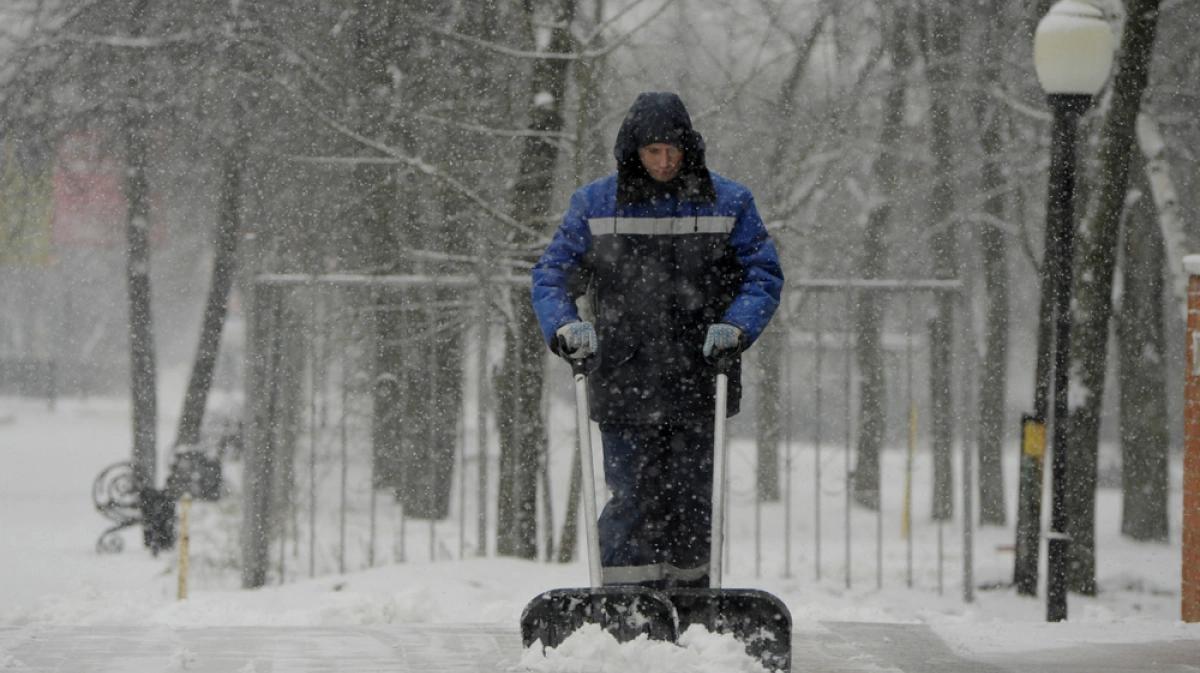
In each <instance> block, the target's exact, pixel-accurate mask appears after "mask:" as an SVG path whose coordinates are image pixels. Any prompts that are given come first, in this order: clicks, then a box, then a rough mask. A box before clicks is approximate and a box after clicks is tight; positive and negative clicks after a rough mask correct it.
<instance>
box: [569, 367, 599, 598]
mask: <svg viewBox="0 0 1200 673" xmlns="http://www.w3.org/2000/svg"><path fill="white" fill-rule="evenodd" d="M570 362H571V373H572V374H574V375H575V425H576V427H577V429H578V432H579V466H580V467H581V468H582V470H583V474H582V475H581V477H582V479H581V481H582V482H583V492H582V494H581V495H582V497H583V519H584V521H585V522H586V526H585V529H586V531H587V554H588V580H589V581H590V582H591V585H592V588H593V589H595V588H599V587H600V586H602V585H603V584H604V580H603V578H602V575H601V573H602V570H601V568H600V531H599V530H598V525H599V524H598V522H597V519H596V473H595V468H594V467H593V466H592V429H591V418H590V417H589V416H588V392H587V361H586V360H576V359H572V360H571V361H570Z"/></svg>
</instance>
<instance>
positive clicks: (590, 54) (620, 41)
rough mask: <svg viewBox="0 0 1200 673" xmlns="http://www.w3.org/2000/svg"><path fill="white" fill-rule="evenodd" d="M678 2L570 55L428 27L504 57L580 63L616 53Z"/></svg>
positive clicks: (666, 4) (670, 1) (669, 0)
mask: <svg viewBox="0 0 1200 673" xmlns="http://www.w3.org/2000/svg"><path fill="white" fill-rule="evenodd" d="M676 2H677V0H666V2H664V3H663V4H662V5H661V6H660V7H659V8H658V10H657V11H655V12H654V13H653V14H651V15H650V16H649V17H647V18H646V20H644V21H642V23H640V24H638V25H637V26H634V27H633V28H631V29H630V30H629V31H628V32H626V33H625V34H624V35H621V36H620V37H618V38H617V39H615V40H613V41H612V42H610V43H608V44H606V45H605V46H604V47H603V48H602V49H593V50H588V51H581V52H569V53H565V54H564V53H558V52H549V51H525V50H523V49H512V48H511V47H505V46H503V45H499V44H496V43H495V42H488V41H487V40H481V39H479V38H477V37H472V36H470V35H464V34H462V33H459V32H456V31H452V30H447V29H445V28H440V27H438V26H434V25H432V24H426V26H427V27H428V28H429V29H430V30H432V31H433V32H434V33H436V34H438V35H441V36H442V37H446V38H449V39H452V40H457V41H459V42H465V43H467V44H471V45H474V46H476V47H480V48H482V49H487V50H488V51H492V52H495V53H497V54H503V55H504V56H508V57H511V58H529V59H556V60H564V61H579V60H583V59H593V58H602V57H604V56H608V55H609V54H611V53H612V52H614V51H616V50H617V49H618V48H619V47H621V46H623V45H624V44H625V43H626V42H628V41H629V40H630V39H632V38H633V36H634V35H635V34H637V33H638V32H639V31H640V30H641V29H642V28H645V27H646V26H648V25H650V24H651V23H653V22H654V20H655V19H657V18H658V17H659V16H661V15H662V13H663V12H665V11H667V8H669V7H670V6H671V5H673V4H675V3H676Z"/></svg>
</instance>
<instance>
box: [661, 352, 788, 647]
mask: <svg viewBox="0 0 1200 673" xmlns="http://www.w3.org/2000/svg"><path fill="white" fill-rule="evenodd" d="M732 364H733V361H732V360H731V359H726V358H721V359H718V360H717V361H716V367H717V410H716V411H717V417H716V426H715V428H714V432H713V434H714V447H713V497H712V501H713V502H712V551H711V553H710V560H709V585H710V587H711V588H708V589H670V590H667V591H665V592H664V593H666V594H667V596H668V597H669V598H670V599H671V603H672V604H673V605H674V606H675V612H676V614H677V615H678V618H679V631H680V632H681V633H682V632H683V631H686V630H687V628H688V626H691V625H692V624H699V625H701V626H703V627H705V628H706V629H708V630H709V631H711V632H713V633H723V634H724V633H727V634H732V635H733V636H734V637H735V638H737V639H738V640H740V641H741V642H742V643H744V644H745V646H746V652H747V653H748V654H749V655H750V656H752V657H755V658H757V659H758V660H759V661H761V662H762V664H763V666H764V667H765V668H767V669H769V670H774V671H791V670H792V614H791V612H790V611H789V610H788V608H787V606H786V605H784V603H783V601H781V600H780V599H779V598H778V597H776V596H774V595H772V594H769V593H767V592H765V591H759V590H756V589H723V588H721V550H722V548H723V546H724V526H725V482H726V475H725V465H726V462H727V458H728V456H727V453H728V448H727V445H726V442H725V413H726V398H727V395H728V392H729V368H730V367H731V366H732Z"/></svg>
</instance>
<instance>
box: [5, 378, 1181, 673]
mask: <svg viewBox="0 0 1200 673" xmlns="http://www.w3.org/2000/svg"><path fill="white" fill-rule="evenodd" d="M176 378H179V377H176ZM168 381H169V382H170V381H171V379H168ZM167 387H168V388H170V389H171V390H173V389H174V388H175V387H178V388H181V387H182V386H181V385H176V386H174V387H172V386H171V385H170V383H168V384H167ZM168 392H169V391H168ZM165 397H166V396H165ZM176 402H177V400H176V399H165V400H164V401H163V404H162V405H161V407H160V408H162V409H164V410H165V412H164V418H163V422H162V426H161V429H160V438H169V437H172V436H173V430H174V423H175V419H174V418H171V417H170V415H169V412H170V410H171V409H177V408H178V406H179V405H178V404H177V403H176ZM552 411H554V413H555V414H556V415H555V416H554V417H555V418H557V417H558V416H565V417H566V418H567V419H568V420H567V422H563V421H557V425H556V426H554V427H552V432H559V433H563V432H564V428H566V429H567V430H569V428H567V425H569V419H570V409H569V408H566V409H565V411H566V413H565V414H563V413H559V412H563V411H564V408H563V407H561V405H560V406H559V407H556V408H555V409H554V410H552ZM566 435H567V436H568V437H569V435H570V432H566ZM161 441H162V442H166V441H168V440H166V439H162V440H161ZM129 446H130V441H129V411H128V404H127V402H126V401H124V400H114V399H99V398H97V399H88V400H79V399H63V400H59V402H58V403H57V405H56V407H55V408H54V410H50V409H49V408H48V405H47V404H46V402H44V401H38V400H26V399H17V398H0V466H2V468H3V469H0V545H3V553H0V626H7V627H20V626H35V627H36V626H38V625H82V626H100V625H104V626H129V627H165V628H185V627H204V626H242V625H245V626H253V625H262V626H291V625H295V626H327V625H328V626H338V625H343V626H345V625H349V626H353V625H370V624H403V623H443V624H491V625H495V624H500V625H504V626H505V627H506V628H512V629H513V630H514V631H515V629H516V625H517V622H518V619H519V616H520V613H521V610H522V608H523V607H524V605H525V603H526V602H527V601H528V600H530V599H531V598H533V597H534V596H535V595H537V594H538V593H540V592H541V591H544V590H546V589H550V588H556V587H572V586H583V585H586V583H587V577H588V574H587V569H586V567H585V565H584V564H583V563H582V562H580V561H576V562H574V563H570V564H556V563H541V562H531V561H520V560H515V559H508V558H497V557H495V556H494V555H490V556H487V557H482V558H481V557H476V556H475V555H474V553H473V551H470V550H469V551H468V553H467V554H465V557H464V558H461V559H460V558H458V551H457V545H456V541H457V540H458V539H459V533H458V530H457V527H456V524H455V522H454V521H449V522H446V523H443V524H439V525H438V526H437V527H436V529H434V530H432V531H430V532H429V535H436V536H437V538H438V540H439V546H438V547H437V549H436V550H435V551H436V553H435V554H434V555H435V556H437V560H436V561H433V560H430V559H429V556H430V553H429V549H428V545H427V543H426V541H425V540H426V536H427V533H426V531H428V530H429V527H428V526H427V525H425V524H410V530H409V539H408V544H409V549H408V550H407V552H406V555H405V559H406V560H405V561H404V562H398V556H397V553H396V551H395V547H394V544H393V541H389V542H388V543H387V544H384V543H381V544H380V545H379V558H378V559H377V562H376V567H373V568H365V564H364V563H360V562H357V561H355V562H353V563H350V564H348V566H347V567H348V568H349V570H348V571H347V572H346V573H344V574H320V573H318V575H317V576H316V577H314V578H311V579H310V578H308V577H307V574H308V573H307V570H308V565H307V564H308V558H309V556H308V551H307V547H306V545H305V544H303V543H301V544H295V543H294V542H291V541H289V542H288V551H289V553H288V559H289V561H288V562H289V563H290V564H291V565H290V567H289V570H288V581H287V583H285V584H283V585H277V584H273V585H271V586H266V587H263V588H261V589H258V590H253V591H243V590H240V589H239V588H238V586H239V578H238V571H237V569H236V563H237V561H238V560H240V556H239V553H238V550H237V547H236V540H237V537H238V535H237V530H236V529H237V527H238V526H239V524H240V521H239V519H238V518H237V516H236V512H235V513H234V514H231V513H230V511H231V510H230V508H232V509H233V510H236V505H237V503H230V502H226V501H222V502H218V503H199V502H198V503H196V504H195V505H194V506H193V510H192V520H193V522H194V526H195V527H194V529H193V531H192V555H193V556H192V559H193V564H192V567H193V574H192V578H191V587H190V595H189V598H188V599H187V600H185V601H178V600H176V599H175V592H176V581H177V580H176V575H175V572H176V570H177V561H176V558H175V553H174V552H167V553H164V554H163V555H160V556H159V557H158V558H154V557H152V556H151V555H150V554H149V553H148V552H146V551H145V550H144V549H143V548H142V547H141V544H140V539H139V538H140V530H139V529H136V528H135V529H131V530H129V531H126V533H125V534H124V538H125V540H126V550H125V551H124V553H122V554H117V555H98V554H96V552H95V549H94V545H95V541H96V538H97V537H98V536H99V534H100V533H101V532H102V531H103V530H104V528H105V527H106V526H107V525H108V522H107V520H106V519H103V518H102V517H101V516H99V515H98V514H97V513H96V512H95V510H94V507H93V506H92V502H91V495H90V489H91V483H92V480H93V479H94V478H95V476H96V475H97V474H98V473H99V472H100V471H101V470H102V469H103V468H104V467H106V466H107V465H109V464H112V463H114V462H117V461H120V460H124V459H126V458H127V457H128V451H129ZM732 450H733V451H732V452H733V460H732V462H731V466H730V469H731V471H732V474H733V478H734V482H733V484H732V485H731V488H730V493H731V499H732V501H733V505H734V510H733V511H732V513H731V515H730V518H731V521H730V531H731V538H732V547H731V550H730V556H729V559H728V561H727V568H728V571H729V572H728V574H727V576H726V578H725V586H727V587H755V588H760V589H763V590H766V591H770V592H771V593H774V594H776V595H777V596H779V597H780V598H782V599H783V600H784V601H785V602H786V603H787V605H788V606H789V608H790V609H791V611H792V614H793V618H794V620H795V624H796V630H797V631H798V632H803V631H805V630H815V629H820V628H821V627H820V625H819V622H831V621H857V622H907V623H926V624H928V625H929V626H930V627H931V628H932V629H933V630H934V631H935V632H936V633H937V634H938V635H939V636H941V637H942V638H943V639H944V640H945V641H946V642H947V644H948V645H950V646H951V647H952V648H954V649H956V650H958V651H960V652H964V653H970V652H977V653H996V652H1006V651H1013V652H1016V651H1030V650H1038V649H1048V648H1054V647H1063V646H1069V645H1078V644H1084V643H1091V642H1146V641H1154V640H1163V639H1180V638H1183V639H1193V640H1197V641H1200V625H1196V624H1191V625H1187V624H1183V623H1182V622H1181V621H1179V600H1180V597H1179V578H1180V547H1179V539H1180V533H1181V530H1180V521H1179V519H1180V511H1181V502H1180V491H1179V488H1180V487H1179V482H1180V478H1179V476H1180V475H1179V460H1178V456H1175V457H1174V461H1173V464H1172V477H1171V478H1172V488H1173V490H1172V494H1171V504H1170V508H1171V509H1170V511H1171V516H1172V520H1171V541H1170V542H1169V543H1168V544H1145V543H1135V542H1132V541H1130V540H1127V539H1125V538H1123V537H1122V536H1121V535H1120V533H1119V525H1120V497H1119V495H1120V494H1119V491H1118V490H1117V489H1111V488H1106V489H1101V491H1100V492H1099V498H1098V502H1097V522H1098V526H1097V544H1098V560H1097V563H1098V578H1097V579H1098V583H1099V587H1100V593H1099V595H1097V596H1096V597H1091V598H1087V597H1081V596H1076V595H1071V597H1070V603H1069V607H1070V616H1071V618H1070V621H1069V622H1067V623H1064V624H1055V625H1048V624H1046V623H1045V622H1044V618H1045V600H1044V594H1043V595H1042V596H1040V597H1039V598H1037V599H1030V598H1025V597H1019V596H1017V595H1016V594H1015V592H1014V591H1013V590H1012V589H1011V588H1008V587H1004V586H1003V585H1004V583H1006V582H1008V581H1009V580H1010V579H1011V574H1012V552H1011V550H1010V549H1008V547H1010V546H1011V544H1012V540H1013V528H1012V519H1013V517H1012V514H1011V510H1013V509H1015V503H1014V502H1012V500H1013V497H1012V494H1011V491H1013V489H1012V488H1011V486H1012V484H1014V483H1015V476H1016V475H1015V466H1014V465H1012V464H1009V465H1008V471H1007V472H1006V474H1005V479H1006V483H1007V484H1008V485H1009V486H1010V488H1009V491H1010V493H1009V494H1008V498H1009V503H1008V504H1009V508H1010V517H1009V522H1010V523H1009V525H1008V526H1006V527H989V528H983V529H980V530H978V531H977V534H976V537H975V541H974V546H973V549H974V554H975V580H976V583H977V584H980V585H994V586H997V587H998V588H995V589H992V590H980V591H977V592H976V595H975V598H976V600H975V601H974V602H973V603H970V604H967V603H964V602H963V600H962V594H963V591H962V560H963V555H962V531H961V524H960V523H959V522H958V521H954V522H949V523H947V524H945V525H944V526H942V530H941V531H940V532H941V539H942V560H941V565H942V567H943V572H942V573H941V574H939V573H938V572H937V569H938V567H939V560H938V553H937V550H938V546H937V541H938V539H939V531H938V527H937V526H936V525H935V524H933V523H932V522H930V521H929V520H928V514H927V512H926V513H923V512H925V510H923V509H922V506H924V507H927V500H928V498H927V496H926V495H925V494H926V493H927V492H928V491H927V484H928V479H929V473H930V471H931V468H930V466H929V460H928V455H926V454H918V456H917V461H916V472H915V474H914V480H915V484H916V490H915V493H916V494H917V495H916V496H915V497H914V502H916V503H917V510H916V513H915V515H914V530H913V556H914V571H913V575H912V579H913V586H912V588H911V589H910V588H908V586H907V580H908V577H907V572H906V552H907V548H906V545H905V542H904V540H903V538H901V537H900V534H899V525H898V520H899V512H898V507H897V506H896V505H895V503H894V502H893V501H892V499H893V498H895V499H896V501H897V502H898V498H899V497H900V496H899V491H898V489H896V488H895V487H894V483H889V484H888V485H886V487H885V499H887V502H888V507H886V508H885V512H884V520H883V522H882V529H881V531H882V536H883V537H882V539H883V549H882V552H881V558H882V561H883V569H882V573H881V575H880V576H878V577H880V578H881V579H882V582H883V588H882V589H880V588H877V586H876V581H877V575H876V573H877V567H876V559H877V556H876V554H877V550H876V532H877V530H879V529H877V528H876V525H877V520H876V517H875V514H874V513H870V512H866V511H860V510H857V509H856V510H852V511H851V513H850V514H851V519H852V524H853V525H852V533H851V537H850V542H851V551H852V554H853V557H852V563H851V568H852V572H851V576H850V586H849V587H847V586H846V585H847V578H846V575H845V554H846V548H845V535H844V516H845V511H844V508H843V507H842V505H841V503H842V501H843V498H844V495H843V493H842V492H841V491H840V490H839V489H840V484H841V481H840V480H841V479H843V477H844V475H843V473H842V470H841V469H839V468H840V466H841V464H842V454H841V453H840V451H841V449H839V448H837V447H828V446H827V447H826V449H825V453H824V454H823V456H825V458H824V467H823V470H824V473H825V479H826V481H823V487H822V490H823V493H822V494H821V496H820V498H821V500H820V501H821V503H822V508H823V509H822V520H821V525H822V536H823V537H822V547H821V578H820V580H817V579H816V578H815V574H816V573H815V570H816V568H815V565H814V562H815V559H816V549H815V546H816V545H815V541H814V533H815V522H814V518H813V516H812V507H811V505H812V502H813V497H814V493H813V488H812V485H811V484H808V483H807V482H808V480H810V479H811V477H810V474H811V473H810V471H809V468H810V467H811V464H812V463H811V461H812V459H813V455H812V453H811V450H810V447H804V446H801V445H799V444H797V445H796V457H795V458H796V462H795V464H796V470H795V472H794V476H795V479H794V481H795V487H796V489H797V492H796V494H795V497H794V498H793V510H792V512H793V513H792V526H793V531H792V535H791V539H790V541H789V542H788V544H790V549H791V562H790V563H785V555H784V549H785V541H784V538H783V536H782V532H781V531H782V525H783V523H782V522H783V511H782V505H781V504H779V503H774V504H768V505H765V506H764V507H763V508H762V511H761V512H760V518H759V520H760V521H761V523H762V531H763V535H762V540H761V543H760V544H761V550H762V553H761V558H760V560H759V561H756V558H755V542H754V541H755V537H754V530H755V516H754V508H753V507H752V506H750V505H749V503H750V502H751V500H750V498H749V495H748V494H749V493H750V492H751V489H750V479H751V475H752V461H748V460H747V455H749V454H750V452H749V451H748V449H747V444H746V443H737V442H735V444H734V446H733V447H732ZM902 459H903V454H902V453H901V452H899V451H892V452H888V453H885V455H884V461H885V475H889V476H891V475H895V474H899V473H901V469H902V466H903V460H902ZM552 460H554V461H555V462H553V463H552V469H555V470H559V471H560V472H563V471H565V470H566V469H567V466H568V465H569V461H566V460H562V459H558V458H554V459H552ZM240 469H241V466H240V464H228V465H227V470H228V471H229V472H230V473H231V474H229V475H228V476H230V477H231V478H234V479H236V478H238V477H240ZM163 471H165V460H164V461H161V462H160V475H161V473H162V472H163ZM559 476H560V475H556V477H555V479H556V480H557V481H556V482H555V483H563V482H565V479H561V480H559V479H558V477H559ZM160 478H161V477H160ZM922 489H926V490H922ZM564 509H565V508H564V507H563V503H562V501H561V498H560V500H559V501H558V502H556V503H555V512H556V513H558V516H560V517H561V512H562V511H564ZM389 512H390V510H383V514H381V518H382V520H381V529H385V530H388V531H392V532H394V529H395V526H394V525H393V523H394V522H393V520H392V519H390V518H388V517H389V516H390V514H389ZM452 518H453V517H452ZM468 531H469V532H468V536H469V537H471V538H473V533H474V528H472V527H468ZM352 533H354V534H355V535H360V534H361V533H362V531H361V530H356V531H352ZM358 539H359V538H355V537H354V536H353V535H352V536H351V540H352V542H351V544H356V542H355V540H358ZM360 546H361V545H360ZM277 552H278V548H277V547H276V548H273V550H272V554H273V558H274V555H275V554H276V553H277ZM322 553H323V554H325V556H322V562H323V563H325V564H326V565H328V564H329V563H331V561H330V560H329V551H328V549H324V550H323V552H322ZM1044 562H1045V556H1044V554H1043V565H1044ZM756 565H757V566H758V568H757V570H756ZM787 573H790V576H788V577H785V574H787ZM1043 575H1044V570H1043ZM272 582H277V575H275V576H274V577H273V578H272ZM939 584H941V591H940V592H939ZM721 640H722V639H721V638H716V639H715V641H712V642H708V641H706V639H704V638H701V637H696V638H694V639H693V641H692V644H691V645H690V646H688V647H685V648H676V647H673V646H672V647H671V649H670V650H667V651H662V652H659V651H657V648H660V647H664V646H662V645H659V644H655V643H644V644H637V643H633V644H626V645H623V646H620V647H617V646H616V645H615V644H614V643H609V642H606V641H605V640H604V637H602V636H600V635H599V634H591V637H589V634H581V635H580V637H579V638H578V639H577V641H571V642H569V643H564V645H563V647H560V648H559V650H558V651H556V652H552V653H549V654H547V655H545V656H541V655H538V656H535V657H533V659H532V660H530V661H526V662H523V665H525V666H526V667H527V668H532V669H533V670H549V669H548V668H546V667H550V666H559V668H556V669H554V670H564V669H563V668H562V667H563V666H569V665H570V664H564V663H563V661H561V660H562V659H563V658H564V657H567V658H568V659H570V658H575V659H579V658H585V659H589V660H592V659H596V658H598V659H597V660H595V661H593V662H592V663H593V664H595V666H597V668H588V667H581V668H579V669H578V670H581V671H583V670H587V671H597V672H601V671H609V670H611V671H619V672H620V673H633V672H634V671H636V670H638V669H636V668H634V667H633V664H631V663H630V662H631V661H655V660H657V658H659V657H662V658H664V659H663V661H666V659H670V660H671V663H670V664H669V667H670V669H671V670H683V671H692V672H693V673H706V672H707V671H709V670H722V671H727V672H728V671H735V672H737V671H749V670H752V669H751V668H746V667H745V666H744V665H743V664H745V663H746V662H741V663H738V662H737V661H734V662H729V661H726V662H725V663H724V664H716V663H714V661H716V660H718V658H719V657H722V656H724V654H722V652H723V650H722V649H721V648H722V647H724V645H723V644H722V643H721V642H720V641H721ZM589 652H595V653H596V654H594V655H593V654H588V653H589ZM735 654H737V653H735ZM567 655H571V656H570V657H568V656H567ZM531 656H532V655H531ZM6 657H9V655H7V654H6V653H4V652H0V668H2V667H3V666H5V665H8V663H7V661H6ZM538 657H541V658H540V659H539V658H538ZM689 657H690V658H691V659H689ZM552 659H553V660H555V661H554V662H551V660H552ZM700 660H702V661H700ZM689 661H691V662H692V663H688V662H689ZM750 663H753V662H752V661H751V662H750ZM693 664H695V666H700V667H699V668H697V667H692V668H689V666H693ZM709 664H712V666H714V667H710V668H704V667H703V666H706V665H709ZM538 666H542V667H543V668H538ZM663 666H668V664H663ZM568 670H570V669H568ZM647 670H649V669H647ZM657 670H663V669H662V667H661V666H660V667H658V668H657Z"/></svg>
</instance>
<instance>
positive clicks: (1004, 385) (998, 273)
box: [974, 0, 1009, 526]
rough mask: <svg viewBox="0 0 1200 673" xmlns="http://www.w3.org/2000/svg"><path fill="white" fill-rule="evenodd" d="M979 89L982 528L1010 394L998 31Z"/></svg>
mask: <svg viewBox="0 0 1200 673" xmlns="http://www.w3.org/2000/svg"><path fill="white" fill-rule="evenodd" d="M976 5H977V6H976V12H977V13H978V14H977V15H978V16H979V17H980V18H981V19H983V20H984V21H985V22H986V23H989V24H993V25H994V24H996V22H998V21H1000V19H1001V16H1000V15H1001V12H1000V11H998V9H997V8H996V5H995V4H994V3H992V2H988V1H987V0H977V2H976ZM980 34H981V36H982V44H980V45H979V51H978V57H979V61H978V63H979V79H980V87H979V88H978V90H977V92H976V93H975V96H974V97H975V117H976V119H977V120H978V123H979V126H980V128H981V134H980V141H979V144H980V149H981V150H982V151H983V165H982V167H981V168H980V176H979V189H980V191H982V192H983V193H984V194H986V195H987V197H986V199H985V200H984V203H983V211H984V213H985V214H986V215H987V216H988V220H989V222H988V223H986V224H985V225H984V226H983V228H982V230H981V232H980V245H981V248H982V249H981V251H980V252H981V253H982V256H983V260H982V262H983V280H984V287H985V289H986V292H987V300H986V302H987V307H986V309H985V310H986V315H985V318H984V321H985V322H984V347H985V352H984V355H983V363H982V365H983V366H982V372H981V374H982V376H981V377H980V380H979V435H978V436H979V521H980V523H982V524H985V525H995V526H1003V525H1004V524H1005V520H1006V515H1005V507H1004V469H1003V467H1004V466H1003V461H1002V456H1003V454H1002V452H1001V448H1002V445H1003V441H1002V440H1003V439H1004V437H1005V432H1004V428H1005V427H1007V425H1006V423H1005V414H1004V411H1005V402H1006V399H1007V395H1006V392H1007V390H1008V331H1009V324H1008V316H1009V299H1008V240H1007V236H1006V235H1005V233H1004V231H1003V230H1002V229H1000V228H999V227H997V226H994V225H993V224H992V223H994V222H1001V221H1003V219H1004V198H1003V197H1002V196H1000V191H1001V189H1002V188H1003V186H1004V175H1003V173H1002V172H1001V162H1002V160H1003V159H1002V156H1001V154H1002V152H1003V146H1002V145H1003V141H1002V139H1001V135H1000V129H1001V128H1002V127H1003V124H1004V114H1005V109H1006V108H1005V107H1004V106H1003V105H1000V104H997V103H995V102H993V101H992V99H991V96H990V95H989V94H988V92H987V91H986V90H985V89H986V88H987V87H989V86H999V85H1000V62H999V61H998V60H997V59H996V58H994V55H995V50H996V49H997V48H998V41H997V40H996V36H997V34H998V31H996V30H991V29H985V30H982V31H980Z"/></svg>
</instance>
